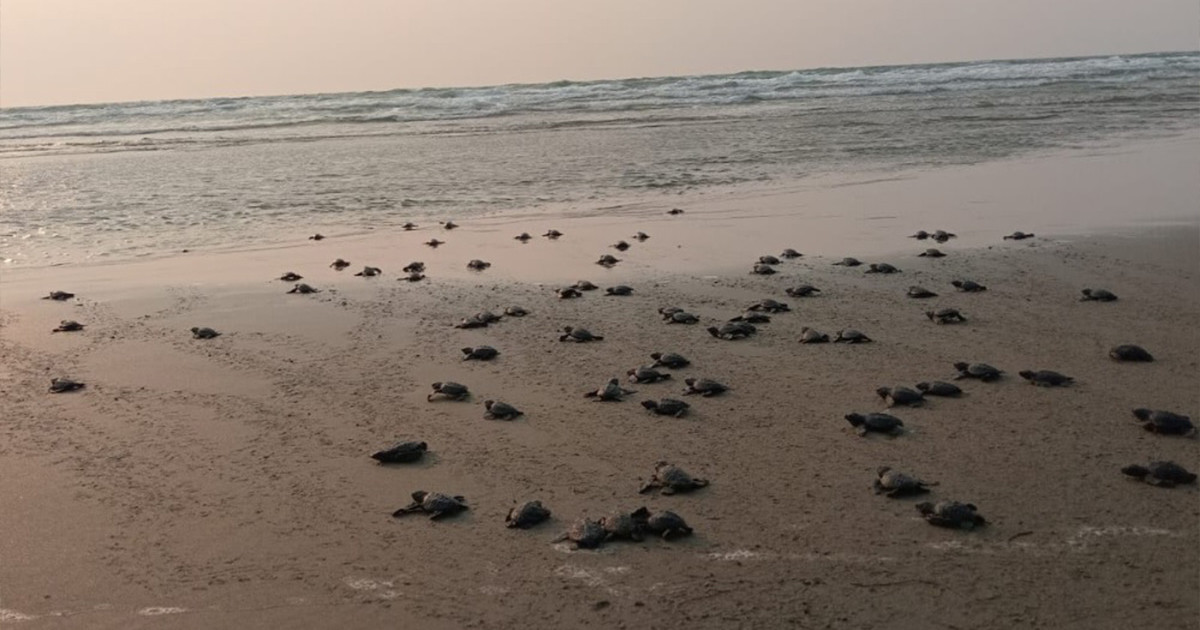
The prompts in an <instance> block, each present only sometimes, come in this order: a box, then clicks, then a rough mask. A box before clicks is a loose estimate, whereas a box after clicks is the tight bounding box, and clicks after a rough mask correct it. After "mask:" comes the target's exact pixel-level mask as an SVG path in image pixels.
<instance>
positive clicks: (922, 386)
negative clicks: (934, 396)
mask: <svg viewBox="0 0 1200 630" xmlns="http://www.w3.org/2000/svg"><path fill="white" fill-rule="evenodd" d="M917 389H919V390H921V391H923V392H927V391H929V383H917Z"/></svg>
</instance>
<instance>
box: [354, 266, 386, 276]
mask: <svg viewBox="0 0 1200 630" xmlns="http://www.w3.org/2000/svg"><path fill="white" fill-rule="evenodd" d="M381 273H383V270H382V269H380V268H379V267H363V268H362V271H360V272H358V273H356V274H354V275H356V276H360V277H363V278H374V277H375V276H378V275H379V274H381Z"/></svg>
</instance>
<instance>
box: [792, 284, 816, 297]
mask: <svg viewBox="0 0 1200 630" xmlns="http://www.w3.org/2000/svg"><path fill="white" fill-rule="evenodd" d="M783 292H784V293H786V294H788V295H790V296H791V297H795V298H800V297H814V296H816V295H817V294H818V293H820V292H821V290H820V289H818V288H817V287H814V286H813V285H811V284H801V285H797V286H794V287H788V288H786V289H784V290H783Z"/></svg>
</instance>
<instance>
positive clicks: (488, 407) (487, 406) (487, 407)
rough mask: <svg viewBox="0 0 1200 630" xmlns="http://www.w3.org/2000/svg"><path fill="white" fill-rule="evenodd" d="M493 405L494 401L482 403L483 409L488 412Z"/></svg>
mask: <svg viewBox="0 0 1200 630" xmlns="http://www.w3.org/2000/svg"><path fill="white" fill-rule="evenodd" d="M494 404H496V401H494V400H485V401H483V406H484V408H486V409H488V410H489V411H490V410H491V409H492V405H494Z"/></svg>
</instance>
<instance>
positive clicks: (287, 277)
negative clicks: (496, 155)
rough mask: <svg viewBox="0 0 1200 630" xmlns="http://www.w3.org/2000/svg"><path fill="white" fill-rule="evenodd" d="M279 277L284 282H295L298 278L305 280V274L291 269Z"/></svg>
mask: <svg viewBox="0 0 1200 630" xmlns="http://www.w3.org/2000/svg"><path fill="white" fill-rule="evenodd" d="M279 279H280V280H283V281H284V282H295V281H297V280H303V279H304V276H302V275H300V274H298V273H296V272H294V271H289V272H287V273H285V274H283V275H282V276H279Z"/></svg>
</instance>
